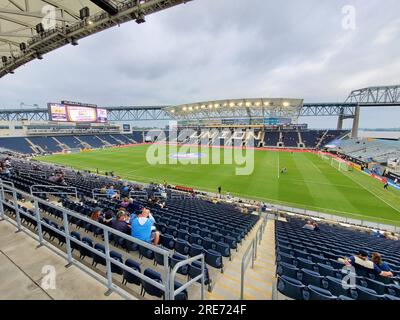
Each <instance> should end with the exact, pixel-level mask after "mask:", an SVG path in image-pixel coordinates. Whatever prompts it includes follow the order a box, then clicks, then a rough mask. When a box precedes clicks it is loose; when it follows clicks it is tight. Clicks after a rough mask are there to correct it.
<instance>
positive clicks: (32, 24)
mask: <svg viewBox="0 0 400 320" xmlns="http://www.w3.org/2000/svg"><path fill="white" fill-rule="evenodd" d="M189 1H191V0H120V1H117V0H0V57H1V59H0V78H1V77H3V76H4V75H6V74H8V73H13V71H14V70H15V69H16V68H18V67H19V66H21V65H23V64H25V63H27V62H29V61H31V60H34V59H42V57H43V54H45V53H48V52H50V51H52V50H55V49H57V48H59V47H62V46H64V45H66V44H72V45H77V41H78V40H79V39H81V38H84V37H87V36H90V35H92V34H94V33H97V32H100V31H102V30H105V29H108V28H110V27H113V26H117V25H120V24H122V23H124V22H127V21H131V20H135V21H136V22H137V23H142V22H145V17H146V15H149V14H152V13H155V12H158V11H160V10H164V9H167V8H170V7H172V6H175V5H178V4H181V3H185V2H189ZM95 3H96V4H95ZM86 7H87V8H88V9H89V10H85V11H83V12H82V13H83V14H81V9H83V8H86Z"/></svg>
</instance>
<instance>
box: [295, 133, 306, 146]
mask: <svg viewBox="0 0 400 320" xmlns="http://www.w3.org/2000/svg"><path fill="white" fill-rule="evenodd" d="M297 134H298V135H299V146H302V147H304V146H305V144H304V143H303V139H302V137H301V132H300V131H298V132H297Z"/></svg>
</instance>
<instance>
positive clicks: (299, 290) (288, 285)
mask: <svg viewBox="0 0 400 320" xmlns="http://www.w3.org/2000/svg"><path fill="white" fill-rule="evenodd" d="M304 288H305V286H304V285H303V284H302V283H301V281H299V280H297V279H295V278H291V277H288V276H285V275H282V276H280V277H279V278H278V284H277V289H278V291H279V292H280V293H282V294H283V295H285V296H287V297H289V298H291V299H295V300H302V299H303V290H304Z"/></svg>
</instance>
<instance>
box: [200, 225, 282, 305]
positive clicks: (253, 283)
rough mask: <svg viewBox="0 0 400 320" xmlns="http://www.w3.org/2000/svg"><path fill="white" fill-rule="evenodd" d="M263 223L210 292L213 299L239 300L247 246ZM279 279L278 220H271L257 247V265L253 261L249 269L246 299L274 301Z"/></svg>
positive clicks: (207, 296) (252, 233) (251, 234)
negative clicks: (273, 290) (277, 275)
mask: <svg viewBox="0 0 400 320" xmlns="http://www.w3.org/2000/svg"><path fill="white" fill-rule="evenodd" d="M260 223H261V222H259V224H258V225H257V226H256V227H255V228H254V230H253V231H252V232H251V233H250V234H249V236H248V237H247V240H246V241H245V242H244V243H243V246H242V248H241V249H242V250H240V251H239V252H238V254H237V255H236V256H235V257H234V258H233V261H232V263H230V264H229V266H228V267H227V268H226V270H225V272H224V274H222V275H221V276H220V277H219V279H218V282H216V284H215V286H214V288H213V291H212V292H211V293H207V294H206V298H207V299H210V300H227V299H229V300H238V299H240V288H241V261H242V258H243V255H244V253H245V251H246V248H247V247H248V246H249V245H250V243H251V240H252V239H254V237H255V236H256V232H257V229H258V227H259V225H260ZM274 282H275V222H274V221H273V220H269V221H268V222H267V226H266V229H265V231H264V234H263V239H262V241H261V243H260V244H259V245H258V247H257V258H256V260H255V263H254V268H251V263H250V264H249V266H248V268H247V269H246V272H245V287H244V288H245V289H244V299H245V300H271V299H272V288H273V283H274Z"/></svg>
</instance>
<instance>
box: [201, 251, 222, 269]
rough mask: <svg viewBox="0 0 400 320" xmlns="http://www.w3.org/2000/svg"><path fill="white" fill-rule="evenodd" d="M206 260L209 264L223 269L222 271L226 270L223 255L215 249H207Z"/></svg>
mask: <svg viewBox="0 0 400 320" xmlns="http://www.w3.org/2000/svg"><path fill="white" fill-rule="evenodd" d="M205 261H206V263H207V264H208V265H210V266H211V267H213V268H216V269H221V273H223V272H224V264H223V261H222V255H221V254H220V253H219V252H217V251H214V250H211V249H210V250H205Z"/></svg>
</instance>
